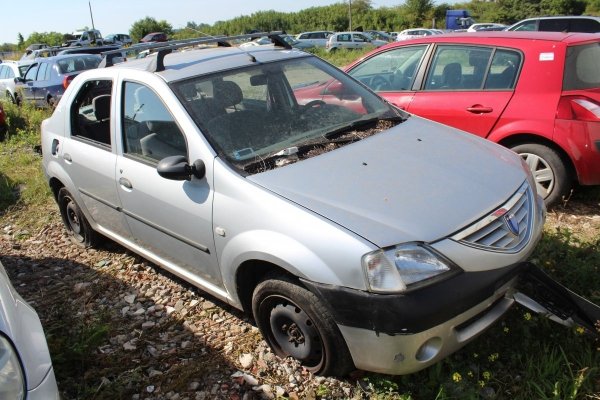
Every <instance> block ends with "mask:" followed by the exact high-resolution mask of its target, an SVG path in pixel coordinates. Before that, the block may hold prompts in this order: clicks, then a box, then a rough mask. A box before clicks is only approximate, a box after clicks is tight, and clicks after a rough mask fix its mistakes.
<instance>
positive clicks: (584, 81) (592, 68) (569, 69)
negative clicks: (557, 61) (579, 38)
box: [563, 43, 600, 90]
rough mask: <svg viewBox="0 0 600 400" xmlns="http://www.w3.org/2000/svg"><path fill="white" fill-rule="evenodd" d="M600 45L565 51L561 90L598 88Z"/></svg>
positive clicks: (599, 81)
mask: <svg viewBox="0 0 600 400" xmlns="http://www.w3.org/2000/svg"><path fill="white" fill-rule="evenodd" d="M598 65H600V43H594V44H586V45H583V46H571V47H569V48H568V49H567V57H566V59H565V74H564V78H563V90H579V89H595V88H600V69H598Z"/></svg>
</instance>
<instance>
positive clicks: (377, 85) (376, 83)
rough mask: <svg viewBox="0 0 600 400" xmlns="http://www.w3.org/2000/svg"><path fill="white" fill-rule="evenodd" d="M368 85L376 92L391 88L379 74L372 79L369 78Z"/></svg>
mask: <svg viewBox="0 0 600 400" xmlns="http://www.w3.org/2000/svg"><path fill="white" fill-rule="evenodd" d="M370 86H371V89H373V90H374V91H376V92H378V91H382V90H390V89H391V85H390V82H389V81H388V80H387V79H385V78H384V77H383V76H381V75H377V76H375V77H374V78H373V79H371V85H370Z"/></svg>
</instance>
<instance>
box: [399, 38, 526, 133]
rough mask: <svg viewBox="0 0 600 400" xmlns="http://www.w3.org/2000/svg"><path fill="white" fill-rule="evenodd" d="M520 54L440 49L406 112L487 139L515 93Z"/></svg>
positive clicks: (477, 48) (463, 47)
mask: <svg viewBox="0 0 600 400" xmlns="http://www.w3.org/2000/svg"><path fill="white" fill-rule="evenodd" d="M522 59H523V57H522V55H521V53H520V52H518V51H515V50H509V49H500V48H495V47H486V46H467V45H440V46H437V48H436V49H435V52H434V54H433V57H432V58H431V62H430V64H429V66H428V68H427V73H426V75H425V79H424V81H423V82H422V84H421V90H419V91H417V92H416V93H415V95H414V97H413V99H412V101H411V102H410V104H409V105H408V108H407V111H409V112H411V113H414V114H416V115H419V116H422V117H425V118H428V119H431V120H434V121H437V122H440V123H443V124H446V125H450V126H453V127H455V128H458V129H462V130H464V131H467V132H470V133H473V134H476V135H478V136H482V137H486V136H487V135H488V134H489V133H490V131H491V130H492V128H493V127H494V125H495V124H496V122H497V121H498V118H499V117H500V116H501V115H502V112H503V111H504V109H505V108H506V106H507V104H508V102H509V101H510V99H511V97H512V96H513V93H514V88H515V85H516V82H517V79H518V72H519V69H520V65H521V62H522Z"/></svg>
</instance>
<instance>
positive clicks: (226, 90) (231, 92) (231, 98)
mask: <svg viewBox="0 0 600 400" xmlns="http://www.w3.org/2000/svg"><path fill="white" fill-rule="evenodd" d="M213 97H214V99H215V102H217V104H218V106H220V107H222V108H227V107H231V106H234V105H236V104H239V103H241V102H242V100H243V99H244V97H243V95H242V89H240V87H239V86H238V85H237V84H236V83H235V82H231V81H217V82H215V83H214V87H213Z"/></svg>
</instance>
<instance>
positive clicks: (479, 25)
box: [467, 22, 508, 32]
mask: <svg viewBox="0 0 600 400" xmlns="http://www.w3.org/2000/svg"><path fill="white" fill-rule="evenodd" d="M507 27H508V26H507V25H504V24H496V23H493V22H478V23H476V24H473V25H471V26H470V27H469V28H468V29H467V32H477V31H480V30H482V29H487V30H490V28H495V29H494V30H498V31H501V30H504V28H507Z"/></svg>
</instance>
